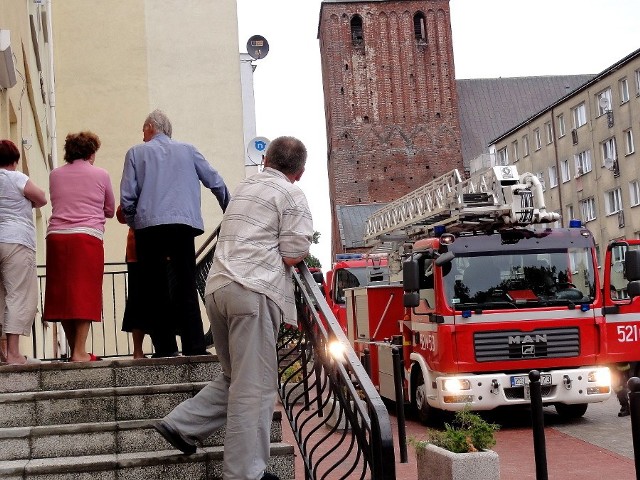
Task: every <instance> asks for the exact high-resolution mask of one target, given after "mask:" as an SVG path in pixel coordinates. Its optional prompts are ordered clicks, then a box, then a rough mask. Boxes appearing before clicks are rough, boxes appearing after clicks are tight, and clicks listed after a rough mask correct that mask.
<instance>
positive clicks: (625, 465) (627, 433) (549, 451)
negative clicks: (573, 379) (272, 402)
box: [282, 397, 636, 480]
mask: <svg viewBox="0 0 640 480" xmlns="http://www.w3.org/2000/svg"><path fill="white" fill-rule="evenodd" d="M617 409H618V405H617V402H616V400H615V397H614V398H612V399H610V400H609V401H607V402H604V403H603V404H594V405H590V406H589V410H588V411H587V413H586V415H585V417H584V418H583V419H580V420H577V421H575V422H571V423H559V420H558V418H557V416H555V414H554V413H553V411H554V410H553V409H551V408H550V409H545V425H546V426H545V444H546V457H547V472H548V478H549V480H567V479H571V478H576V479H577V478H579V479H580V480H601V479H602V478H611V479H616V480H617V479H624V480H631V479H634V478H636V477H635V475H636V474H635V465H634V460H633V447H632V440H631V427H630V419H629V417H625V418H618V417H617V415H616V413H617ZM547 410H548V411H547ZM526 415H527V414H526V413H522V412H520V413H518V414H515V415H514V416H513V417H511V418H509V417H507V418H506V419H505V415H504V414H503V415H502V417H501V418H502V419H503V420H501V423H503V424H504V425H503V427H502V428H501V429H500V431H499V432H498V433H497V443H496V446H495V447H494V450H495V451H496V452H497V453H498V455H499V456H500V479H501V480H513V479H517V480H536V463H535V455H534V449H533V433H532V431H531V428H530V426H529V425H530V420H529V418H528V417H527V416H526ZM391 422H392V428H393V435H394V441H395V443H396V448H395V454H396V478H397V479H398V480H415V479H416V478H417V475H418V474H417V466H416V456H415V451H414V449H413V447H411V446H410V445H408V446H407V456H408V462H407V463H400V451H399V448H398V445H397V439H398V435H397V432H398V429H397V422H396V418H395V416H391ZM282 426H283V436H284V441H285V442H289V443H291V444H294V445H295V442H294V440H293V436H292V433H291V430H290V429H289V426H288V423H287V421H286V418H283V425H282ZM425 428H426V427H424V426H422V425H420V424H419V423H418V422H416V421H408V422H407V423H406V435H407V438H415V439H417V440H420V439H421V438H423V437H424V433H425ZM296 455H297V453H296ZM295 468H296V479H298V480H303V479H304V468H303V466H302V462H301V461H300V459H299V458H298V457H296V462H295Z"/></svg>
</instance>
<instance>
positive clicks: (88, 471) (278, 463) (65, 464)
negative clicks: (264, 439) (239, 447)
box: [0, 443, 294, 480]
mask: <svg viewBox="0 0 640 480" xmlns="http://www.w3.org/2000/svg"><path fill="white" fill-rule="evenodd" d="M176 452H178V451H177V450H162V451H153V452H135V453H125V454H111V455H88V456H84V457H57V458H43V459H36V460H14V461H3V462H1V463H0V478H2V479H3V480H140V479H164V478H170V479H171V480H199V479H202V480H205V479H206V480H218V479H222V456H223V453H224V449H223V448H222V447H217V446H214V447H204V448H201V449H198V451H197V452H196V453H195V454H193V455H188V456H187V455H182V454H180V453H176ZM293 462H294V449H293V447H292V446H291V445H288V444H285V443H272V444H271V458H270V460H269V465H268V470H269V471H271V472H273V473H274V474H276V475H277V476H279V477H280V478H281V479H283V480H288V479H293V478H294V464H293Z"/></svg>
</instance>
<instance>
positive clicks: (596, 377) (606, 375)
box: [587, 367, 611, 387]
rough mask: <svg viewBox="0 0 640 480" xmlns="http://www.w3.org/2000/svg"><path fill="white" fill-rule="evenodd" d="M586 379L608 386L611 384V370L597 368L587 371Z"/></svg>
mask: <svg viewBox="0 0 640 480" xmlns="http://www.w3.org/2000/svg"><path fill="white" fill-rule="evenodd" d="M587 381H589V382H593V383H595V384H596V385H598V386H603V387H608V386H610V385H611V372H610V371H609V369H608V368H606V367H604V368H598V369H597V370H593V371H591V372H589V376H588V377H587Z"/></svg>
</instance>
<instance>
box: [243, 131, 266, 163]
mask: <svg viewBox="0 0 640 480" xmlns="http://www.w3.org/2000/svg"><path fill="white" fill-rule="evenodd" d="M268 146H269V139H268V138H265V137H255V138H253V139H251V140H250V141H249V144H248V145H247V156H248V157H249V160H250V161H251V163H252V164H253V165H261V164H262V162H263V161H264V154H265V153H267V147H268Z"/></svg>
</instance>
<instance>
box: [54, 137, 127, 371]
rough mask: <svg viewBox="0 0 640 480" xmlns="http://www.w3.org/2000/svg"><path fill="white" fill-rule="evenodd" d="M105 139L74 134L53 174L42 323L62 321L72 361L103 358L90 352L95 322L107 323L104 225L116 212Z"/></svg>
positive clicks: (67, 139) (65, 146) (67, 140)
mask: <svg viewBox="0 0 640 480" xmlns="http://www.w3.org/2000/svg"><path fill="white" fill-rule="evenodd" d="M99 148H100V139H99V138H98V136H97V135H96V134H94V133H92V132H80V133H70V134H69V135H67V138H66V140H65V145H64V150H65V154H64V159H65V161H66V162H67V164H66V165H63V166H62V167H60V168H56V169H55V170H53V171H52V172H51V175H50V176H49V194H50V196H51V208H52V214H51V218H50V219H49V227H48V229H47V283H46V290H45V303H44V315H43V320H45V321H47V322H61V323H62V328H63V329H64V333H65V335H66V336H67V341H68V343H69V348H70V350H71V357H70V360H71V361H72V362H87V361H94V360H98V359H99V357H96V356H95V355H94V354H93V353H87V347H86V342H87V336H88V334H89V327H90V326H91V322H100V321H101V320H102V276H103V271H104V246H103V235H104V224H105V222H106V219H107V218H112V217H113V215H114V213H115V199H114V196H113V189H112V187H111V179H110V178H109V174H108V173H107V171H106V170H104V169H102V168H98V167H95V166H94V165H93V163H94V162H95V159H96V151H97V150H98V149H99Z"/></svg>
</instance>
